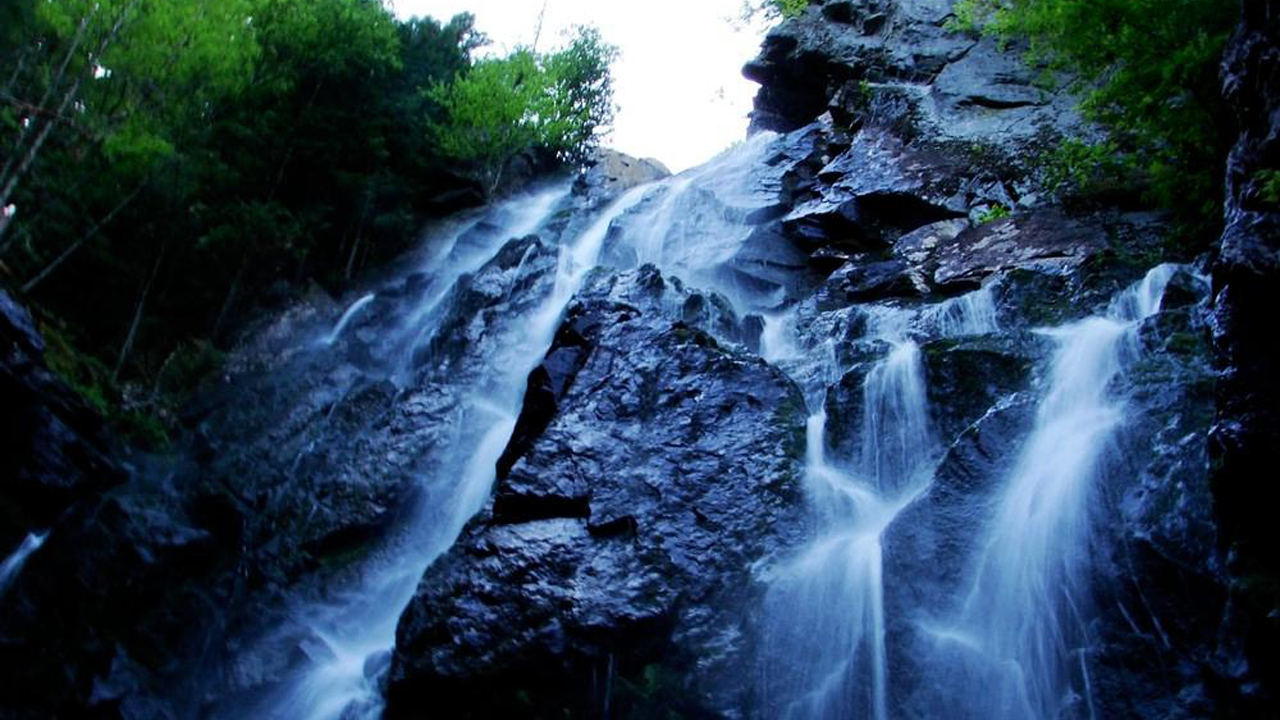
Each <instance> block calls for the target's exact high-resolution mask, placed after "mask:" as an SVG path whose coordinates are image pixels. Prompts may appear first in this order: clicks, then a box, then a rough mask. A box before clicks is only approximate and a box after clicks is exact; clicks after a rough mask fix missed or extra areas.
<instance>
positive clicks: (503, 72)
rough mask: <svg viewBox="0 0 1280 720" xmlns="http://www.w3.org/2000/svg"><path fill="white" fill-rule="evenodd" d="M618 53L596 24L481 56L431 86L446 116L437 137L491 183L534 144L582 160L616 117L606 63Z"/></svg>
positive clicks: (564, 158) (448, 152)
mask: <svg viewBox="0 0 1280 720" xmlns="http://www.w3.org/2000/svg"><path fill="white" fill-rule="evenodd" d="M617 53H618V51H617V48H615V47H613V46H611V45H609V44H607V43H605V42H604V40H603V39H602V38H601V37H600V33H599V31H597V30H595V29H594V28H587V27H580V28H577V29H576V31H575V35H574V37H573V38H572V40H571V41H570V42H569V44H568V45H567V46H566V47H565V48H564V49H562V50H560V51H558V52H552V53H546V54H543V53H538V52H536V51H534V50H533V49H531V48H518V49H517V50H515V52H512V53H511V54H510V55H508V56H507V57H503V58H493V59H486V60H481V61H479V62H477V63H476V64H475V65H474V66H472V67H471V68H469V69H467V70H465V71H464V72H462V73H460V74H459V76H458V77H457V78H456V79H454V81H453V82H451V83H446V82H444V81H438V82H437V83H436V84H435V85H434V86H433V87H432V88H431V90H430V91H429V93H428V96H429V97H430V98H431V100H433V101H434V102H435V103H437V104H438V105H439V106H440V107H441V108H442V110H443V111H444V115H445V117H444V118H443V119H442V120H441V121H440V122H438V123H435V124H433V125H432V128H431V133H432V136H433V138H434V139H435V140H436V142H437V143H438V144H439V146H440V149H441V150H442V151H443V152H444V153H445V154H446V155H448V156H450V157H453V158H456V159H458V160H463V161H466V162H471V163H475V164H477V165H478V166H479V168H480V169H481V172H482V173H483V174H484V175H485V176H486V177H487V179H488V180H489V181H490V182H491V183H492V184H496V182H497V181H498V180H499V179H500V176H501V171H502V165H503V163H504V162H505V161H506V160H507V159H508V158H510V157H512V156H513V155H515V154H517V153H521V152H525V151H529V150H534V149H537V150H541V151H544V152H546V153H549V154H551V155H554V156H555V157H557V158H558V159H560V160H562V161H565V162H580V161H582V160H584V159H585V158H586V156H587V155H588V154H589V153H590V151H591V150H592V149H593V148H594V147H595V146H596V145H597V143H598V140H599V132H600V131H601V130H602V129H604V128H606V127H607V126H608V125H609V124H610V123H611V122H612V121H613V115H614V112H615V107H614V104H613V81H612V77H611V75H610V72H609V68H610V65H611V64H612V63H613V61H614V59H615V58H616V57H617Z"/></svg>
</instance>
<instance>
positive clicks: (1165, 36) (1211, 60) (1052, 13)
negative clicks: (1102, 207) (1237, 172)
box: [956, 0, 1239, 246]
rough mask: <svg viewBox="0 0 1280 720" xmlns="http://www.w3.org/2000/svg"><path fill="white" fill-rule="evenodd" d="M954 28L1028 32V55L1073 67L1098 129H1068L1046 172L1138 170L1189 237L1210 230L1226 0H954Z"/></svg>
mask: <svg viewBox="0 0 1280 720" xmlns="http://www.w3.org/2000/svg"><path fill="white" fill-rule="evenodd" d="M956 14H957V17H958V18H959V22H958V25H959V26H960V27H962V28H978V27H981V28H982V30H983V31H984V32H987V33H991V34H995V35H998V36H1000V37H1003V38H1006V39H1010V40H1014V39H1019V40H1024V41H1026V42H1027V44H1028V47H1029V50H1028V59H1029V60H1030V61H1031V62H1033V63H1036V64H1039V65H1042V66H1044V67H1046V68H1048V69H1055V70H1062V71H1065V72H1066V73H1067V74H1068V75H1069V76H1071V77H1073V78H1075V81H1074V82H1075V84H1076V85H1077V88H1076V89H1077V90H1079V91H1080V92H1081V93H1082V97H1083V102H1082V108H1081V109H1082V110H1083V111H1084V113H1085V115H1086V117H1088V118H1090V119H1092V120H1095V121H1097V122H1098V123H1100V124H1101V125H1103V126H1104V127H1106V128H1107V129H1108V130H1109V133H1108V137H1107V139H1106V140H1104V141H1099V142H1095V143H1086V142H1084V141H1078V140H1077V141H1070V142H1068V143H1066V144H1065V145H1064V147H1062V148H1061V149H1060V151H1059V152H1058V153H1057V157H1056V158H1055V160H1056V162H1055V163H1054V170H1055V172H1054V175H1055V180H1056V181H1058V182H1069V183H1074V184H1076V185H1088V184H1090V183H1097V182H1110V181H1112V180H1113V179H1114V178H1116V177H1117V176H1130V177H1136V178H1138V179H1139V181H1141V182H1142V184H1143V185H1144V186H1145V187H1146V189H1147V196H1148V199H1149V200H1150V201H1151V202H1153V203H1155V204H1158V205H1160V206H1161V207H1164V208H1167V209H1169V210H1170V211H1172V212H1173V213H1174V215H1175V216H1176V217H1177V219H1178V220H1179V221H1180V222H1181V223H1182V225H1183V226H1184V228H1185V229H1186V230H1187V231H1188V235H1189V236H1190V237H1191V238H1192V239H1193V241H1194V243H1195V244H1196V245H1198V246H1204V245H1207V244H1209V243H1210V242H1211V241H1212V239H1213V238H1214V237H1215V236H1216V230H1217V229H1218V227H1219V226H1220V225H1221V218H1222V175H1223V167H1224V162H1225V159H1226V156H1227V152H1228V151H1229V149H1230V147H1231V143H1232V142H1233V141H1234V124H1233V123H1232V121H1231V118H1230V114H1229V112H1228V110H1227V107H1226V104H1225V102H1224V101H1223V99H1222V93H1221V81H1220V80H1219V65H1220V63H1221V60H1222V52H1223V48H1224V47H1225V45H1226V41H1227V38H1228V37H1229V35H1230V33H1231V29H1232V27H1233V26H1234V25H1235V22H1236V20H1237V18H1238V15H1239V13H1238V3H1237V2H1234V1H1233V0H1149V1H1147V2H1141V3H1136V2H1132V0H962V1H961V2H960V3H958V4H957V6H956Z"/></svg>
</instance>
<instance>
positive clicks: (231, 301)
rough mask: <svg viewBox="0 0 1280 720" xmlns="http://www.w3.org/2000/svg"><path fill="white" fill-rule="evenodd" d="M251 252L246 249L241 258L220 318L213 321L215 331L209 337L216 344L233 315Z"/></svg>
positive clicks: (223, 302) (220, 312)
mask: <svg viewBox="0 0 1280 720" xmlns="http://www.w3.org/2000/svg"><path fill="white" fill-rule="evenodd" d="M249 254H250V251H249V250H248V249H246V250H245V251H244V256H243V257H242V258H240V267H238V268H236V274H235V277H233V278H231V287H229V288H227V297H226V299H225V300H223V301H222V309H221V310H219V311H218V317H217V319H216V320H214V321H213V329H212V330H211V331H210V332H209V337H210V339H211V340H213V341H214V342H215V343H217V341H218V335H219V334H220V333H221V332H222V325H223V323H225V322H226V321H227V316H228V315H230V313H231V308H232V307H233V306H234V305H235V303H236V296H237V295H239V294H240V283H241V282H242V281H243V280H244V273H245V271H246V270H247V269H248V268H249Z"/></svg>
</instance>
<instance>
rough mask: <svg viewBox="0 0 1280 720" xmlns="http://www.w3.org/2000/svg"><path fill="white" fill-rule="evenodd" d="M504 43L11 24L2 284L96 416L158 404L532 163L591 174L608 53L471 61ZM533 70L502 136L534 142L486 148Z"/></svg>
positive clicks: (7, 23) (81, 0) (346, 26)
mask: <svg viewBox="0 0 1280 720" xmlns="http://www.w3.org/2000/svg"><path fill="white" fill-rule="evenodd" d="M484 43H485V38H484V36H483V35H482V34H481V33H479V32H478V31H477V30H476V29H475V27H474V25H473V18H472V17H471V16H470V15H466V14H464V15H459V16H457V17H455V18H453V19H452V20H450V21H449V22H447V23H441V22H438V21H436V20H433V19H430V18H415V19H411V20H407V21H400V20H397V19H396V18H395V17H394V16H393V15H391V13H390V12H389V10H388V9H387V7H386V6H385V5H384V4H383V3H381V2H379V1H378V0H216V1H215V0H66V1H65V2H64V1H62V0H59V2H56V3H51V2H40V1H38V0H14V1H13V2H6V3H4V7H3V9H0V137H2V138H3V140H2V141H0V144H2V146H3V150H0V209H2V214H0V282H3V284H4V285H5V286H8V287H9V288H11V289H13V290H16V291H18V292H19V293H20V294H21V295H23V296H25V298H26V302H27V303H28V304H29V305H32V306H34V307H35V309H36V310H37V311H38V314H39V315H41V316H42V317H43V318H44V322H45V325H46V327H47V328H48V329H50V330H53V331H56V332H57V334H58V336H59V342H58V343H55V347H57V348H61V349H62V352H63V353H64V354H65V357H60V358H56V362H55V363H54V364H55V366H57V367H60V368H62V369H63V370H64V372H65V373H66V374H68V375H69V377H70V379H72V380H73V381H74V384H75V385H77V386H79V387H80V388H81V389H82V390H84V391H85V392H87V393H88V394H89V395H90V396H92V397H94V398H95V399H100V400H101V402H100V403H99V404H100V405H106V406H111V407H116V406H118V405H119V401H120V399H121V398H120V397H119V394H118V392H117V390H116V387H115V386H117V385H118V384H120V383H122V382H125V381H127V382H128V383H129V384H132V385H134V386H136V387H135V390H138V391H139V392H136V393H134V394H135V395H136V396H138V397H140V398H148V397H151V398H154V397H158V396H162V395H164V394H165V393H164V391H165V390H166V389H169V388H173V387H180V386H181V385H182V382H181V380H180V379H178V378H174V377H171V376H172V375H173V372H174V370H173V369H174V368H176V367H180V366H192V367H204V366H205V365H207V363H205V362H204V358H206V357H210V356H212V355H213V351H212V350H211V349H210V341H212V343H213V344H214V345H217V344H218V343H221V342H224V341H225V340H226V339H227V337H228V335H229V331H230V330H231V329H232V328H234V326H235V324H236V318H237V317H240V316H242V314H243V312H244V310H245V309H246V308H248V307H252V306H254V305H259V304H261V303H262V302H264V301H268V300H270V298H271V297H274V296H278V295H279V294H280V293H277V292H276V291H274V290H271V288H277V289H279V290H281V291H287V287H289V286H298V285H299V284H302V283H305V282H307V281H309V280H316V281H319V282H320V283H321V284H323V285H328V286H330V287H333V286H336V285H340V284H342V283H344V282H346V281H348V280H350V279H351V278H352V277H353V276H354V275H355V274H357V273H358V272H359V271H360V270H361V269H362V268H364V267H367V266H370V265H373V264H376V263H377V262H379V261H382V260H385V259H387V258H389V257H391V256H393V255H394V254H396V253H398V252H400V251H401V250H403V249H404V248H405V247H406V246H407V245H408V244H409V243H411V242H413V241H414V239H415V237H416V233H417V230H418V228H419V227H420V226H421V224H422V222H423V220H424V219H425V218H427V217H429V216H431V215H433V214H438V213H441V212H445V211H449V210H452V209H456V208H457V207H459V206H461V205H465V204H470V203H475V202H478V201H480V199H481V198H482V197H483V195H484V193H485V191H486V190H487V189H490V188H492V187H493V185H494V183H493V182H492V181H493V180H494V179H495V177H494V176H495V175H497V174H498V171H499V170H500V169H501V167H502V166H503V164H504V163H506V162H507V161H508V160H509V159H510V158H511V156H512V155H515V154H517V153H533V154H536V155H538V156H539V157H540V158H550V159H552V160H556V159H558V160H561V161H563V160H569V161H573V160H579V159H581V158H582V157H583V155H584V153H585V152H586V150H587V149H588V148H589V147H590V146H591V145H592V143H593V142H594V141H595V138H596V137H597V133H598V130H599V129H601V128H602V127H603V126H606V125H607V124H608V123H609V122H610V121H611V118H612V93H611V85H610V82H609V64H610V62H611V61H612V59H613V51H612V49H611V48H610V47H609V46H608V45H606V44H605V43H604V42H603V41H602V40H601V39H600V38H599V36H598V35H596V34H594V33H593V32H592V31H583V32H580V33H579V35H578V36H577V37H576V38H575V39H573V40H572V41H571V42H570V44H569V45H568V46H567V48H566V49H564V50H562V51H559V52H551V53H544V54H537V53H534V52H533V51H531V50H517V51H516V52H515V53H514V54H513V55H512V56H511V57H509V58H496V59H483V60H479V59H473V54H474V53H475V51H476V50H477V49H478V48H480V47H482V46H483V45H484ZM516 67H519V68H523V69H524V70H532V71H536V72H532V71H531V72H524V74H523V75H512V73H511V72H507V73H506V76H505V77H506V80H507V82H508V83H509V84H510V85H511V86H512V88H513V92H511V93H509V94H508V95H507V96H505V102H506V105H505V107H504V114H502V115H497V116H493V117H490V118H488V125H487V126H486V129H487V130H489V131H490V132H492V133H493V134H494V136H498V135H506V136H515V137H516V138H517V141H515V142H504V143H501V144H500V145H498V146H496V147H487V148H481V145H480V144H477V143H474V142H470V143H469V142H468V137H469V135H468V134H469V133H472V132H473V131H474V129H475V125H474V122H475V120H474V118H472V117H470V116H468V115H466V114H465V113H464V112H461V111H460V105H459V103H456V102H453V98H454V97H455V96H457V94H458V93H460V92H461V90H460V89H464V88H467V87H475V86H477V85H480V86H483V83H484V80H485V78H487V77H489V74H490V73H491V70H492V69H493V68H507V69H508V70H510V69H511V68H516ZM515 88H518V89H519V91H518V92H517V91H514V89H515ZM531 118H536V119H537V121H536V122H533V123H531V122H530V119H531ZM530 125H532V126H533V129H534V130H535V132H527V130H529V126H530ZM481 181H485V184H484V185H483V186H481V185H479V184H478V183H479V182H481ZM193 349H200V350H198V352H197V350H193ZM192 353H196V354H198V355H199V356H200V357H187V355H191V354H192ZM179 355H181V357H178V356H179ZM135 399H136V398H135ZM135 404H136V403H135ZM142 404H144V405H145V404H146V403H145V402H144V403H142Z"/></svg>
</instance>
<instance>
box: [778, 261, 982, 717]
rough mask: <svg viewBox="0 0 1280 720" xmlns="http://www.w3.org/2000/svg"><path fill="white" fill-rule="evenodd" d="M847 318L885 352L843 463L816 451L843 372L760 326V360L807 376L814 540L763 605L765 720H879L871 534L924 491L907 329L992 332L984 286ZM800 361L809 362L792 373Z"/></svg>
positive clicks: (880, 583) (925, 452) (924, 452)
mask: <svg viewBox="0 0 1280 720" xmlns="http://www.w3.org/2000/svg"><path fill="white" fill-rule="evenodd" d="M856 312H858V313H860V314H862V315H863V317H864V319H865V321H866V325H867V334H866V335H867V336H866V337H865V338H864V340H863V342H866V343H868V344H873V345H875V344H879V345H887V346H888V351H887V353H886V354H885V355H884V356H883V357H882V358H881V359H880V360H879V361H877V362H876V363H875V364H874V365H873V366H872V367H871V368H870V370H868V371H867V373H866V376H865V378H864V380H863V384H862V408H863V412H862V418H861V431H862V432H861V438H862V442H861V448H860V451H859V454H858V457H857V458H856V459H853V460H852V461H851V462H850V463H848V466H847V467H843V466H841V465H840V464H839V463H833V462H831V461H830V460H829V459H828V458H827V452H826V423H827V414H826V410H825V402H826V394H827V391H828V387H830V386H832V385H833V384H834V383H836V382H837V381H838V380H839V375H840V373H841V371H843V370H844V369H845V368H842V367H841V366H840V364H839V363H838V361H837V359H836V355H837V354H836V352H835V350H834V346H833V343H832V341H831V339H830V338H827V339H825V340H823V341H822V342H821V344H820V345H819V346H817V347H811V348H809V350H808V354H807V356H806V354H805V353H803V352H801V351H800V350H799V349H798V348H797V347H796V343H795V341H794V340H793V339H792V332H793V331H794V324H795V318H794V317H793V316H792V315H790V314H786V315H782V316H767V317H766V319H765V332H764V334H763V337H762V349H761V352H762V355H763V356H764V357H766V358H768V359H770V360H771V361H774V362H780V363H782V364H783V366H784V367H787V366H788V365H790V366H791V368H790V369H791V371H792V372H793V374H794V375H795V376H797V377H801V378H810V380H809V382H808V383H806V384H807V385H808V386H809V389H808V391H807V393H806V395H807V402H808V404H809V406H810V408H811V410H813V414H812V415H811V416H810V418H809V422H808V426H807V429H806V438H807V452H806V478H807V487H808V491H809V496H810V500H811V502H812V504H813V507H814V508H815V511H816V513H817V515H818V523H819V530H818V534H817V537H816V538H815V540H814V541H812V542H811V543H810V544H809V545H808V546H807V547H806V548H805V549H804V550H803V551H802V552H801V553H800V555H799V556H798V557H797V558H796V559H795V560H794V561H792V562H791V563H790V564H789V565H788V566H787V567H785V568H784V569H783V570H782V572H781V573H780V575H779V577H778V578H776V579H775V581H774V583H773V585H772V587H771V590H770V593H769V597H768V599H767V600H766V618H767V621H766V622H767V629H766V633H767V635H766V638H767V639H766V643H765V644H766V646H767V647H768V648H769V650H768V651H767V653H766V654H767V658H766V661H765V663H764V666H763V673H764V677H762V678H761V684H762V687H763V688H764V689H765V694H766V698H765V703H766V706H767V707H768V708H769V713H770V716H776V717H781V718H794V719H795V720H801V719H804V720H810V719H816V720H846V719H848V718H872V719H874V720H886V719H887V718H888V717H889V709H888V684H889V672H888V660H887V650H886V646H885V632H886V618H885V607H884V567H883V565H884V559H883V547H882V538H883V536H884V533H885V531H886V530H887V529H888V528H889V526H890V525H891V524H892V523H893V522H894V520H895V519H896V518H897V517H898V515H899V514H900V513H901V512H902V510H903V509H904V508H906V507H907V506H908V505H909V504H910V503H911V502H912V501H913V500H914V499H915V498H916V497H918V496H919V495H920V494H921V493H922V492H923V491H924V490H925V489H926V488H927V487H928V484H929V482H930V480H931V475H932V472H931V471H932V468H933V463H934V459H935V456H936V454H937V452H936V448H935V447H934V441H933V439H932V434H931V430H930V421H929V411H928V404H927V397H926V392H925V381H924V373H923V364H922V358H921V352H920V348H919V346H918V344H917V343H916V342H915V341H914V340H912V339H911V338H910V333H909V328H910V327H911V326H912V325H913V324H919V325H924V326H929V327H932V328H933V329H934V330H935V331H937V332H938V333H939V334H941V335H944V336H960V335H976V334H983V333H987V332H992V331H994V330H995V329H996V323H995V311H994V302H993V300H992V296H991V288H990V287H987V288H983V289H981V290H978V291H976V292H974V293H970V294H969V295H966V296H963V297H961V298H957V299H955V300H951V301H948V302H945V303H940V304H938V305H935V306H932V307H930V308H928V309H927V310H925V311H922V312H921V313H920V314H919V315H918V316H917V315H916V314H914V313H912V312H909V311H904V310H899V309H892V308H877V309H870V310H857V311H856ZM806 362H808V363H810V364H812V363H817V364H818V366H819V367H818V369H817V370H816V371H815V370H813V369H804V368H801V367H797V365H803V364H804V363H806Z"/></svg>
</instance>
